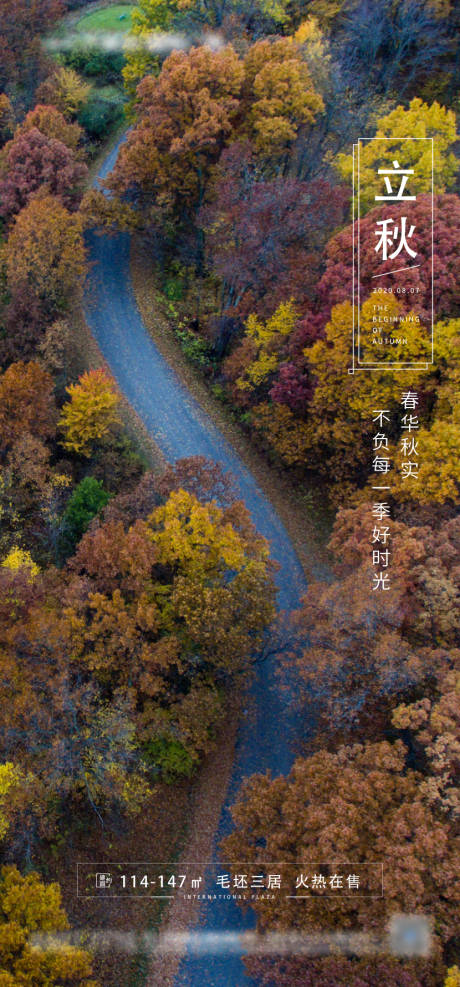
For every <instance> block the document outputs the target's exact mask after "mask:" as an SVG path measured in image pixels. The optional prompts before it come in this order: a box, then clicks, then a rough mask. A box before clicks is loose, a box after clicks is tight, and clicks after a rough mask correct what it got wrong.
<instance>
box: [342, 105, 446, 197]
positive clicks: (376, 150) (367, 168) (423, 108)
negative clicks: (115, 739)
mask: <svg viewBox="0 0 460 987" xmlns="http://www.w3.org/2000/svg"><path fill="white" fill-rule="evenodd" d="M375 136H376V137H382V138H392V139H391V140H381V141H378V140H372V141H368V142H367V143H366V144H365V145H364V146H362V147H361V151H360V167H359V172H360V183H359V184H360V206H361V215H362V214H363V213H364V212H367V211H368V210H369V209H371V208H372V207H373V206H375V199H374V196H375V195H380V194H381V193H382V189H381V178H380V177H379V175H378V174H377V172H378V169H379V168H380V167H382V166H383V167H390V168H391V166H392V162H393V161H394V160H395V159H398V160H400V161H401V156H402V161H404V167H410V168H413V169H414V181H415V183H416V192H417V194H419V193H422V192H431V187H432V160H431V155H432V149H431V142H429V143H427V142H426V141H424V140H411V141H404V140H402V139H401V138H404V137H413V138H419V137H433V138H434V140H433V165H434V175H435V183H436V192H445V191H446V190H447V189H449V188H452V186H453V183H454V181H455V175H456V173H457V168H458V164H457V159H456V157H455V154H453V153H452V150H451V148H452V147H453V145H454V144H455V142H456V140H457V134H456V125H455V113H454V112H453V110H447V109H446V108H445V107H444V106H441V105H440V104H439V103H437V102H435V103H432V105H431V106H428V104H427V103H424V102H423V101H422V100H421V99H419V98H418V97H416V98H415V99H413V100H412V101H411V103H410V105H409V108H408V109H407V110H405V109H404V107H403V106H397V107H396V109H395V110H392V112H391V113H388V114H387V116H384V117H381V119H380V120H378V121H377V132H376V134H375ZM336 166H337V169H338V171H339V174H340V175H341V177H342V178H343V179H344V180H345V181H346V182H348V183H349V184H350V185H351V181H352V175H353V157H352V155H350V154H338V155H337V158H336Z"/></svg>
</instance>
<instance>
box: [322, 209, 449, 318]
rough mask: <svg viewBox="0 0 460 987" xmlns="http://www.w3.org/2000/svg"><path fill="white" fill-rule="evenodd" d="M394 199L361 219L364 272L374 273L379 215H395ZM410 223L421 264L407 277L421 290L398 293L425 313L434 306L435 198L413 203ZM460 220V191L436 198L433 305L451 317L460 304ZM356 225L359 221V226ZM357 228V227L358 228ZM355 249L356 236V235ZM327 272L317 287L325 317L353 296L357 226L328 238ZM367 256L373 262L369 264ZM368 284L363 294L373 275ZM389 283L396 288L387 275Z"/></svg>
mask: <svg viewBox="0 0 460 987" xmlns="http://www.w3.org/2000/svg"><path fill="white" fill-rule="evenodd" d="M400 208H401V207H400V206H397V207H396V209H395V203H393V204H392V205H391V206H386V207H385V208H384V209H381V208H380V207H379V208H378V209H372V210H371V212H369V213H368V214H367V216H365V218H364V219H362V220H361V222H360V240H361V258H364V261H362V263H361V270H366V269H367V270H368V271H369V274H370V273H371V272H372V270H373V268H374V267H375V253H374V247H375V245H376V237H375V223H376V219H379V220H380V219H382V218H386V219H390V218H395V216H396V215H397V213H398V210H399V209H400ZM410 215H411V223H413V224H414V225H415V233H414V236H413V240H412V243H413V244H415V246H414V249H416V250H417V252H418V254H419V256H420V260H421V265H420V267H417V268H415V269H413V270H412V271H408V272H407V275H406V280H407V284H408V285H410V286H413V287H414V288H415V289H419V291H418V293H414V294H409V295H407V294H406V295H398V299H399V300H400V301H401V303H402V305H403V307H404V308H405V309H407V310H409V309H410V308H412V309H414V310H415V311H417V312H419V313H421V314H422V313H423V314H425V315H426V313H427V311H429V310H431V304H430V300H429V297H428V294H427V293H428V291H429V289H430V284H431V279H430V278H427V274H426V272H427V270H430V269H431V196H430V195H419V196H418V198H417V202H415V203H413V205H412V209H411V213H410ZM459 223H460V198H459V197H458V195H438V196H436V198H435V224H434V253H435V261H434V307H435V311H436V313H437V316H438V318H441V316H443V315H451V314H452V313H454V312H455V311H456V309H457V307H458V305H459V304H460V290H459V284H460V279H459V274H460V246H459V242H458V235H457V230H458V226H459ZM355 226H356V224H355ZM355 232H356V230H355ZM355 249H357V247H356V237H355ZM326 255H327V261H326V270H325V272H324V274H323V277H322V278H321V281H320V282H319V285H318V295H319V301H320V304H321V308H322V310H323V311H324V314H325V316H327V315H328V313H329V312H330V310H331V309H332V307H333V305H337V304H338V303H339V302H344V301H347V300H349V299H351V297H352V268H353V261H352V258H353V227H352V226H347V227H346V229H344V230H342V231H341V232H340V233H338V234H337V235H336V236H334V237H333V238H332V240H330V241H329V243H328V245H327V248H326ZM366 258H367V260H368V263H367V264H366ZM393 263H394V262H393V261H386V262H385V264H382V270H384V269H385V267H386V268H387V269H388V270H389V269H391V266H392V264H393ZM361 281H362V285H363V296H366V297H367V295H369V294H370V292H371V289H372V287H373V286H374V283H373V282H372V280H371V278H370V277H368V278H367V280H366V278H364V279H363V277H362V278H361ZM385 283H386V285H387V286H388V287H391V286H392V285H394V284H395V283H397V282H396V281H395V278H394V277H393V276H392V275H388V277H386V278H385Z"/></svg>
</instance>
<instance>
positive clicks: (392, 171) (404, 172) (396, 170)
mask: <svg viewBox="0 0 460 987" xmlns="http://www.w3.org/2000/svg"><path fill="white" fill-rule="evenodd" d="M378 174H379V175H384V179H383V180H384V182H385V188H386V190H387V194H386V195H374V199H375V201H376V202H408V201H409V202H413V201H414V200H415V199H416V198H417V196H416V195H403V193H404V189H405V188H406V185H407V176H408V175H413V174H414V169H413V168H401V166H400V164H399V161H396V160H395V161H393V167H392V168H379V170H378ZM390 175H400V176H401V178H400V182H399V189H398V191H397V193H396V194H395V193H394V191H393V188H392V185H391V181H390Z"/></svg>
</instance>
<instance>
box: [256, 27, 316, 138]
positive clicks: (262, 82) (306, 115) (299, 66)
mask: <svg viewBox="0 0 460 987" xmlns="http://www.w3.org/2000/svg"><path fill="white" fill-rule="evenodd" d="M244 68H245V84H244V92H245V94H246V99H247V102H248V113H247V117H246V121H245V128H246V129H247V131H248V136H250V137H251V138H252V139H253V141H254V144H255V146H256V147H257V148H258V149H259V150H260V151H261V152H262V153H264V154H268V155H272V154H283V153H285V152H286V151H287V150H288V148H289V146H290V145H291V144H292V143H293V141H294V140H295V138H296V137H297V135H298V134H299V131H300V129H301V128H302V127H305V125H311V124H312V123H313V122H314V120H315V117H316V116H317V114H318V113H321V112H322V110H323V109H324V103H323V100H322V97H321V96H320V95H319V93H317V92H316V91H315V88H314V86H313V83H312V80H311V76H310V73H309V70H308V66H307V64H306V62H305V61H304V60H303V58H302V54H301V48H300V46H299V45H298V44H297V43H296V42H295V41H293V39H292V38H279V39H277V40H276V41H271V40H269V39H264V40H262V41H257V42H256V44H255V45H252V47H251V48H250V49H249V51H248V53H247V55H246V58H245V61H244Z"/></svg>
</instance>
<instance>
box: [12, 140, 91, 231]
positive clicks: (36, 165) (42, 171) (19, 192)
mask: <svg viewBox="0 0 460 987" xmlns="http://www.w3.org/2000/svg"><path fill="white" fill-rule="evenodd" d="M2 171H3V174H2V176H1V178H0V203H1V204H0V215H1V216H3V218H4V219H6V220H10V219H11V217H12V216H14V215H15V214H16V213H18V212H20V210H21V209H23V208H24V206H25V205H27V203H28V202H29V199H30V198H31V196H33V195H34V194H35V193H36V192H38V191H40V190H44V191H45V192H46V193H47V194H49V195H54V196H56V197H58V198H59V199H60V200H61V202H62V203H63V205H65V206H66V207H67V208H68V209H75V208H76V207H77V206H78V202H79V193H80V189H79V185H80V183H81V181H82V180H83V178H84V177H85V175H86V173H87V167H86V165H85V164H83V163H82V162H80V161H76V160H75V157H74V153H73V151H71V150H70V148H68V147H67V146H66V145H65V144H63V143H62V141H60V140H56V139H55V138H54V137H46V136H45V134H43V133H42V132H41V131H40V130H38V129H37V128H36V127H32V128H31V129H30V130H27V131H26V132H25V133H21V132H20V133H19V134H18V135H17V136H16V137H15V138H14V140H12V141H11V142H10V143H9V145H7V147H6V148H5V158H4V164H3V169H2Z"/></svg>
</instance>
